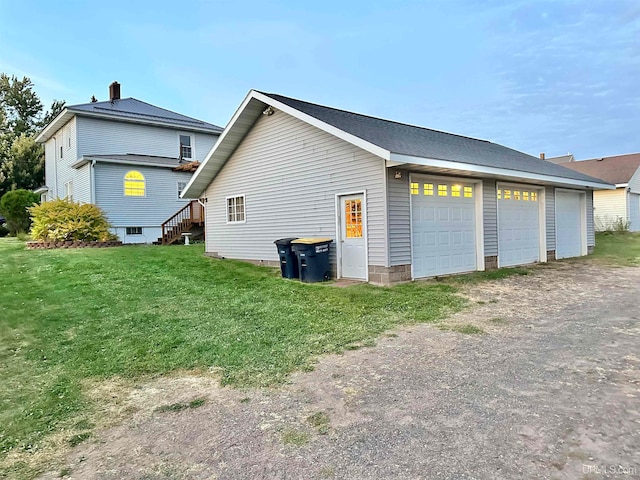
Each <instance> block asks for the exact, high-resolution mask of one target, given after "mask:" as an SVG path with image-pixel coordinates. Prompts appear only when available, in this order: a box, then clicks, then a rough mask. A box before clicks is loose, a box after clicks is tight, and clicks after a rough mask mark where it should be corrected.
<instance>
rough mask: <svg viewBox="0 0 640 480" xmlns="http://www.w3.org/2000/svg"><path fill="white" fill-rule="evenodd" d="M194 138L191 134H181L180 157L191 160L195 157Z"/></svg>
mask: <svg viewBox="0 0 640 480" xmlns="http://www.w3.org/2000/svg"><path fill="white" fill-rule="evenodd" d="M192 140H193V138H192V137H191V135H180V158H181V159H182V158H184V159H187V160H191V158H193V155H192V153H193V149H192V146H193V142H192Z"/></svg>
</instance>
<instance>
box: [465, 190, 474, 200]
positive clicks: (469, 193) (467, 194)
mask: <svg viewBox="0 0 640 480" xmlns="http://www.w3.org/2000/svg"><path fill="white" fill-rule="evenodd" d="M464 198H473V187H464Z"/></svg>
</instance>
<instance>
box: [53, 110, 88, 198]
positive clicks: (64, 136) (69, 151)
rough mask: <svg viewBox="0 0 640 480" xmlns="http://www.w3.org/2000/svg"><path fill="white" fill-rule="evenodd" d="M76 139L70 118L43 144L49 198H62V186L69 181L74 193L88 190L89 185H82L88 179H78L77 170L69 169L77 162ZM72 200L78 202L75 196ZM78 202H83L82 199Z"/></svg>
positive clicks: (74, 121) (82, 177)
mask: <svg viewBox="0 0 640 480" xmlns="http://www.w3.org/2000/svg"><path fill="white" fill-rule="evenodd" d="M76 138H77V136H76V118H72V119H71V120H69V121H68V122H67V123H66V124H65V125H64V126H62V127H61V128H60V129H59V130H58V131H57V132H56V133H55V134H54V136H53V137H51V138H50V139H49V140H47V141H46V142H45V177H46V178H45V181H46V183H47V186H48V187H49V198H52V199H53V198H64V196H65V187H64V185H65V183H67V182H69V181H70V180H73V183H74V185H73V186H74V189H75V191H76V192H83V191H85V190H88V189H89V185H84V184H83V182H85V181H88V178H89V177H88V176H86V175H81V176H80V177H78V173H77V170H76V169H74V168H71V165H73V164H74V163H76V161H77V160H78V149H77V145H76ZM69 142H71V146H69ZM60 147H62V156H60ZM82 196H83V195H82V194H81V197H82ZM74 198H76V199H78V200H80V197H78V196H77V195H76V194H74ZM80 201H85V200H84V198H83V199H82V200H80Z"/></svg>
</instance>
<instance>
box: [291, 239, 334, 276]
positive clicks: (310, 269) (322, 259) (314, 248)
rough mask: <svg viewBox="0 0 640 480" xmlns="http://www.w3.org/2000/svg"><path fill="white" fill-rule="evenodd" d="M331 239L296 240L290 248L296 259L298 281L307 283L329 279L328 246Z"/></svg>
mask: <svg viewBox="0 0 640 480" xmlns="http://www.w3.org/2000/svg"><path fill="white" fill-rule="evenodd" d="M331 242H333V239H331V238H298V239H297V240H293V241H292V242H291V247H292V249H293V251H294V252H295V254H296V255H297V257H298V271H299V275H300V280H302V281H303V282H307V283H313V282H322V281H324V280H328V279H329V278H331V267H330V266H329V245H330V244H331Z"/></svg>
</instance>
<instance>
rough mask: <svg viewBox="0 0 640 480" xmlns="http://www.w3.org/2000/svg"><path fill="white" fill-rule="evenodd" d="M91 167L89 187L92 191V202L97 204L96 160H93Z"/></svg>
mask: <svg viewBox="0 0 640 480" xmlns="http://www.w3.org/2000/svg"><path fill="white" fill-rule="evenodd" d="M89 168H90V169H91V172H90V175H89V189H90V191H91V203H92V204H94V205H95V204H96V161H95V160H91V164H90V166H89Z"/></svg>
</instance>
